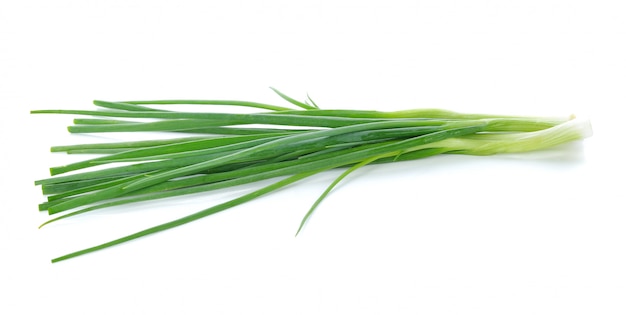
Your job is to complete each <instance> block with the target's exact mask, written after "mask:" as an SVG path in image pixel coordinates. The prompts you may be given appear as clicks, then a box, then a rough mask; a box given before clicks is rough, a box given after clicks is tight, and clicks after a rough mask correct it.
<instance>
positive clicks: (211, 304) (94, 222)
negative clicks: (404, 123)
mask: <svg viewBox="0 0 626 315" xmlns="http://www.w3.org/2000/svg"><path fill="white" fill-rule="evenodd" d="M625 17H626V5H625V3H624V2H623V1H617V0H616V1H602V0H599V1H598V0H595V1H565V0H563V1H555V0H551V1H545V0H542V1H276V0H270V1H246V0H239V1H186V0H177V1H153V0H151V1H147V0H146V1H140V0H133V1H95V0H81V1H69V0H68V1H32V0H20V1H10V0H9V1H7V0H3V1H0V106H2V111H3V113H2V115H1V116H0V120H1V124H0V128H2V130H1V133H0V137H2V138H1V150H2V151H1V153H0V159H1V164H0V166H1V167H2V169H1V176H0V181H1V183H2V187H1V190H0V191H1V195H0V196H1V198H2V202H1V203H0V204H1V205H2V206H1V209H0V289H1V293H0V313H1V314H42V313H46V314H60V313H63V314H357V313H358V314H625V313H626V299H625V297H626V268H625V267H624V266H626V253H625V250H626V203H625V202H624V187H623V186H624V178H625V175H626V173H625V172H624V169H625V167H624V158H623V157H624V155H623V154H624V137H623V121H624V113H625V111H624V106H625V105H626V58H625V57H624V56H626V18H625ZM268 86H275V87H277V88H279V89H281V90H283V91H284V92H286V93H287V94H290V95H293V96H295V97H297V98H299V99H303V97H304V96H305V95H306V93H307V92H308V93H310V94H311V95H312V97H313V98H314V99H315V100H316V102H317V103H318V104H320V106H322V107H324V108H358V109H376V110H396V109H410V108H416V107H440V108H447V109H452V110H458V111H464V112H481V113H482V112H484V113H502V114H529V115H546V116H550V115H569V114H571V113H576V114H577V115H579V116H584V117H589V118H590V119H591V121H592V123H593V127H594V132H595V134H594V136H593V137H592V138H589V139H587V140H585V141H583V142H580V143H578V144H575V145H570V146H566V147H561V148H558V149H557V150H553V151H550V152H542V153H536V154H526V155H505V156H494V157H466V156H440V157H435V158H431V159H425V160H421V161H413V162H406V163H398V164H394V165H379V166H372V167H368V168H365V169H362V170H361V171H359V172H358V173H356V174H354V176H352V177H350V178H349V179H348V180H347V181H346V182H344V183H343V184H342V185H340V186H338V187H337V190H336V191H334V192H333V193H332V194H331V195H330V196H329V197H328V199H326V200H325V201H324V203H323V204H322V205H321V206H320V208H318V210H317V212H316V214H315V215H314V216H313V217H312V218H311V221H310V222H309V224H308V225H307V226H306V228H305V230H304V231H303V233H302V234H301V235H300V236H298V237H297V238H294V237H293V234H294V232H295V230H296V228H297V225H298V223H299V221H300V218H301V217H302V215H303V214H304V213H305V212H306V211H307V209H308V207H309V205H310V204H311V203H312V202H313V201H314V200H315V199H316V198H317V196H318V194H319V193H321V192H322V191H323V189H324V188H325V186H326V185H327V184H328V183H330V181H331V180H332V178H333V177H334V176H336V175H338V173H337V172H330V173H327V174H323V175H320V176H316V177H314V178H312V179H310V180H307V181H304V182H301V183H298V184H296V185H294V186H292V187H289V188H288V189H285V190H282V191H280V192H276V193H274V194H272V195H269V196H266V197H264V198H262V199H259V200H256V201H254V202H252V203H250V204H247V205H243V206H240V207H237V208H235V209H231V210H229V211H226V212H223V213H220V214H218V215H215V216H213V217H208V218H205V219H203V220H200V221H196V222H194V223H191V224H189V225H186V226H184V227H180V228H177V229H174V230H170V231H167V232H164V233H161V234H158V235H154V236H151V237H147V238H144V239H140V240H137V241H134V242H131V243H128V244H125V245H122V246H118V247H114V248H111V249H108V250H105V251H101V252H98V253H94V254H90V255H86V256H83V257H80V258H78V259H74V260H70V261H66V262H62V263H58V264H54V265H53V264H51V263H50V259H51V258H53V257H57V256H60V255H62V254H65V253H67V252H70V251H74V250H77V249H81V248H84V247H86V246H91V245H95V244H97V243H100V242H103V241H108V240H110V239H112V238H115V237H119V236H122V235H125V234H127V233H130V232H134V231H136V230H139V229H142V228H145V227H148V226H152V225H154V224H158V223H161V222H164V221H167V220H170V219H173V218H177V217H179V216H182V215H184V214H187V213H191V212H195V211H197V210H200V209H204V208H206V207H209V206H210V205H213V204H216V203H219V202H221V201H225V200H227V199H229V198H232V197H235V196H238V195H240V194H241V193H243V192H244V191H248V190H249V189H251V188H254V187H260V186H258V185H252V186H251V187H245V188H242V189H234V190H230V191H226V192H215V193H209V194H205V195H203V196H198V197H191V198H190V197H187V198H180V199H176V200H169V201H166V200H163V201H159V202H154V203H148V204H143V205H140V206H133V207H120V208H114V209H109V210H103V211H99V212H94V213H92V214H88V215H85V216H83V217H76V218H73V219H69V220H67V221H66V222H65V223H59V224H56V225H50V226H48V227H47V228H45V229H42V230H38V229H37V226H38V224H39V223H41V222H43V221H44V220H46V218H47V217H46V214H44V213H38V212H37V210H36V209H37V204H38V203H39V202H41V201H43V197H42V196H41V193H40V190H39V189H38V188H37V187H35V186H34V185H33V181H34V180H36V179H40V178H44V177H46V176H47V168H48V167H50V166H53V165H60V164H64V163H67V162H69V161H71V160H72V159H71V157H67V156H65V155H58V154H51V153H49V152H48V148H49V147H50V146H51V145H59V144H66V143H81V142H93V140H94V139H101V138H98V137H95V136H71V135H69V134H67V132H66V130H65V126H66V125H68V124H69V123H70V122H71V117H52V116H31V115H29V114H28V112H29V110H31V109H44V108H82V109H90V108H91V105H90V102H91V100H93V99H106V100H126V99H168V98H200V99H202V98H204V99H208V98H213V99H244V100H252V101H262V102H271V103H276V104H281V105H282V104H283V102H282V101H281V100H280V99H278V98H277V97H276V96H274V95H273V94H272V92H271V91H270V90H269V89H268V88H267V87H268ZM107 137H123V136H122V135H107ZM115 139H119V138H115Z"/></svg>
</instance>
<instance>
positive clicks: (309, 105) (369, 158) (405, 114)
mask: <svg viewBox="0 0 626 315" xmlns="http://www.w3.org/2000/svg"><path fill="white" fill-rule="evenodd" d="M273 90H274V91H275V92H276V93H277V94H278V95H279V96H280V97H282V98H283V99H284V100H286V101H288V102H289V103H290V104H291V105H293V106H294V109H292V108H287V107H282V106H275V105H269V104H263V103H256V102H246V101H225V100H160V101H127V102H105V101H94V104H95V105H96V106H97V107H99V108H98V110H35V111H32V113H35V114H72V115H84V116H93V117H100V118H88V119H82V118H81V119H75V120H74V125H72V126H69V127H68V129H69V131H70V132H71V133H99V132H172V133H176V135H177V136H176V137H174V138H171V137H170V138H167V139H160V140H144V141H130V142H115V143H94V144H80V145H67V146H55V147H52V148H51V151H53V152H66V153H68V154H98V155H99V156H98V157H96V158H91V159H87V160H83V161H80V162H76V163H72V164H68V165H64V166H58V167H52V168H50V173H51V175H52V177H50V178H47V179H42V180H38V181H36V182H35V183H36V184H37V185H41V187H42V190H43V193H44V194H45V195H47V201H46V202H43V203H41V204H40V205H39V209H40V210H42V211H47V212H48V213H49V214H50V215H56V216H55V217H54V218H53V219H51V220H49V221H47V222H45V223H43V224H42V226H44V225H46V224H49V223H52V222H54V221H58V220H61V219H65V218H68V217H72V216H76V215H79V214H84V213H87V212H90V211H94V210H98V209H103V208H107V207H112V206H118V205H123V204H130V203H135V202H141V201H147V200H154V199H159V198H167V197H174V196H181V195H187V194H195V193H202V192H206V191H210V190H216V189H224V188H230V187H234V186H238V185H243V184H248V183H252V182H257V181H262V180H267V179H272V178H278V179H277V180H276V181H275V182H274V183H272V184H270V185H268V186H266V187H263V188H260V189H258V190H256V191H253V192H250V193H247V194H244V195H242V196H240V197H238V198H235V199H232V200H230V201H227V202H224V203H221V204H218V205H215V206H213V207H210V208H207V209H204V210H201V211H199V212H196V213H193V214H191V215H188V216H185V217H182V218H179V219H176V220H174V221H171V222H167V223H163V224H160V225H157V226H154V227H151V228H148V229H145V230H143V231H139V232H137V233H134V234H131V235H127V236H125V237H122V238H119V239H115V240H112V241H110V242H107V243H104V244H100V245H97V246H94V247H90V248H87V249H83V250H80V251H76V252H73V253H70V254H67V255H64V256H61V257H58V258H55V259H53V260H52V262H58V261H62V260H66V259H69V258H73V257H76V256H80V255H83V254H86V253H90V252H94V251H97V250H100V249H103V248H107V247H110V246H114V245H117V244H120V243H124V242H127V241H130V240H133V239H136V238H139V237H142V236H145V235H149V234H152V233H156V232H160V231H163V230H167V229H170V228H173V227H176V226H179V225H183V224H185V223H188V222H191V221H194V220H197V219H200V218H203V217H206V216H209V215H211V214H214V213H217V212H219V211H222V210H226V209H228V208H231V207H234V206H237V205H239V204H242V203H245V202H248V201H251V200H253V199H255V198H258V197H260V196H262V195H265V194H267V193H270V192H272V191H275V190H277V189H280V188H282V187H284V186H287V185H289V184H292V183H294V182H297V181H299V180H301V179H304V178H306V177H309V176H312V175H315V174H317V173H320V172H324V171H327V170H330V169H335V168H342V169H344V171H343V173H342V174H341V175H340V176H339V177H338V178H337V179H336V180H335V181H333V182H332V183H331V184H330V185H329V187H328V188H327V189H326V190H325V191H324V192H323V193H322V194H321V196H320V197H319V199H317V201H316V202H315V203H314V204H313V205H312V206H311V208H310V209H309V211H308V212H307V213H306V214H305V215H304V218H303V219H302V222H301V223H300V226H299V228H298V230H297V232H296V234H297V233H298V232H300V230H301V229H302V227H303V225H304V224H305V222H306V221H307V219H308V218H309V216H310V215H311V213H313V211H314V210H315V208H316V207H317V206H318V205H319V204H320V202H321V201H322V200H323V199H324V197H326V195H327V194H328V193H329V192H330V191H331V190H332V189H333V187H335V186H336V185H337V183H338V182H339V181H341V180H342V179H343V178H344V177H346V176H347V175H348V174H350V173H351V172H353V171H355V170H356V169H358V168H360V167H363V166H365V165H367V164H373V163H389V162H397V161H406V160H414V159H421V158H425V157H430V156H434V155H438V154H469V155H491V154H496V153H510V152H526V151H533V150H540V149H545V148H549V147H553V146H556V145H559V144H562V143H565V142H569V141H573V140H578V139H582V138H584V137H586V136H589V135H590V134H591V127H590V125H589V123H588V121H585V120H580V119H575V118H574V117H567V118H541V117H518V116H494V115H480V114H460V113H456V112H450V111H445V110H438V109H414V110H406V111H395V112H378V111H360V110H324V109H319V107H318V106H317V105H316V104H315V102H313V100H312V99H311V98H310V97H308V96H307V100H306V101H305V102H300V101H297V100H295V99H293V98H291V97H288V96H286V95H284V94H283V93H281V92H279V91H277V90H275V89H273ZM176 104H186V105H226V106H244V107H249V108H253V109H254V111H255V112H253V113H246V114H241V113H222V112H219V113H214V112H204V111H201V112H186V111H173V110H169V109H170V108H171V106H170V105H176ZM150 105H168V106H150ZM155 107H156V108H155ZM163 108H166V109H163ZM94 166H100V167H99V168H98V169H96V170H91V171H86V170H85V169H89V168H91V167H94ZM103 166H104V167H103ZM65 173H69V174H65ZM61 174H65V175H61Z"/></svg>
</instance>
